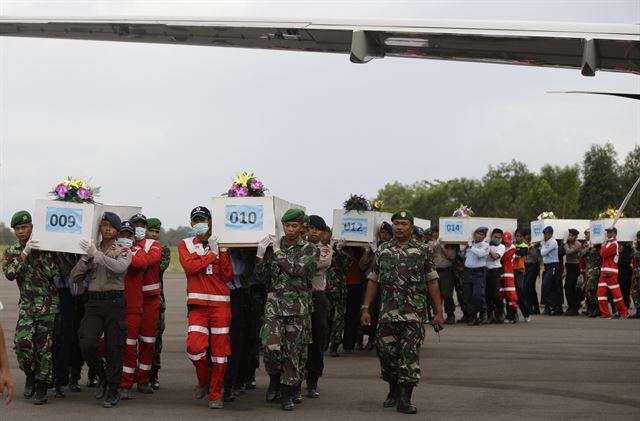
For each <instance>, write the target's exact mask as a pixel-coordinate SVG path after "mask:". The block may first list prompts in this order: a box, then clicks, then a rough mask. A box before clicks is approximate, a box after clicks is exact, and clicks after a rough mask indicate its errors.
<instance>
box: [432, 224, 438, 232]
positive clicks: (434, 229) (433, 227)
mask: <svg viewBox="0 0 640 421" xmlns="http://www.w3.org/2000/svg"><path fill="white" fill-rule="evenodd" d="M431 232H440V225H438V224H433V225H431Z"/></svg>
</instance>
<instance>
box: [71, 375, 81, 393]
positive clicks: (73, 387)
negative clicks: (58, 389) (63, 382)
mask: <svg viewBox="0 0 640 421" xmlns="http://www.w3.org/2000/svg"><path fill="white" fill-rule="evenodd" d="M69 390H70V391H72V392H82V388H81V387H80V385H79V384H78V379H76V378H75V377H72V378H71V379H70V380H69Z"/></svg>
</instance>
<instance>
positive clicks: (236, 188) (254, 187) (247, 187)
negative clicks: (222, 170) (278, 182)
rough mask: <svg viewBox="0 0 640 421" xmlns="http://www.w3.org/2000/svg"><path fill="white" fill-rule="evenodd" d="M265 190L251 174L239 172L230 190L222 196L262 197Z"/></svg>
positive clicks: (260, 182)
mask: <svg viewBox="0 0 640 421" xmlns="http://www.w3.org/2000/svg"><path fill="white" fill-rule="evenodd" d="M267 191H268V190H267V188H266V187H265V186H264V184H263V183H262V181H260V180H258V178H257V177H256V175H255V174H254V173H252V172H246V171H244V172H241V173H239V174H238V175H237V176H236V179H235V180H234V181H233V184H232V185H231V188H230V189H229V190H228V191H227V193H225V194H224V195H223V196H228V197H264V195H265V192H267Z"/></svg>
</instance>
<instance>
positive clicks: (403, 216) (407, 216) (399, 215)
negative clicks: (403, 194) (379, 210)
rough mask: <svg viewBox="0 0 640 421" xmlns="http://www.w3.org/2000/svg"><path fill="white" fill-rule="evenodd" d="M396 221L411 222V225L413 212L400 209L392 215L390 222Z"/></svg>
mask: <svg viewBox="0 0 640 421" xmlns="http://www.w3.org/2000/svg"><path fill="white" fill-rule="evenodd" d="M396 219H398V220H405V221H411V223H412V224H413V212H411V211H410V210H407V209H400V210H399V211H398V212H396V213H394V214H393V215H392V216H391V222H393V221H395V220H396Z"/></svg>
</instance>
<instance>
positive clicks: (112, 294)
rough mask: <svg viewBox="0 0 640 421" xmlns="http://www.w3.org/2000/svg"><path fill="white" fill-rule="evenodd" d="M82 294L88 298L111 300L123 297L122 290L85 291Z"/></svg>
mask: <svg viewBox="0 0 640 421" xmlns="http://www.w3.org/2000/svg"><path fill="white" fill-rule="evenodd" d="M84 295H85V296H86V298H87V299H89V300H113V299H116V298H122V297H124V291H120V290H115V291H87V292H85V293H84Z"/></svg>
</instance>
